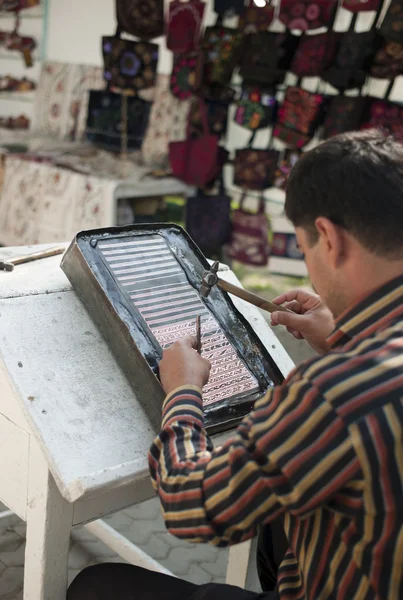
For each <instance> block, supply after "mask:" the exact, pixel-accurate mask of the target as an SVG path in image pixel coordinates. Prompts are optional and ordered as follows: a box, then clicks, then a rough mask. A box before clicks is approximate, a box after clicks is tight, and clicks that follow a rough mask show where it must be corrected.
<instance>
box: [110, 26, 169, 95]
mask: <svg viewBox="0 0 403 600" xmlns="http://www.w3.org/2000/svg"><path fill="white" fill-rule="evenodd" d="M102 52H103V57H104V78H105V80H106V82H107V84H108V86H111V87H115V88H118V89H120V90H126V89H132V90H142V89H144V88H152V87H154V86H155V81H156V76H157V64H158V52H159V46H158V45H157V44H151V43H150V42H143V41H141V42H132V41H130V40H124V39H122V38H120V37H103V38H102Z"/></svg>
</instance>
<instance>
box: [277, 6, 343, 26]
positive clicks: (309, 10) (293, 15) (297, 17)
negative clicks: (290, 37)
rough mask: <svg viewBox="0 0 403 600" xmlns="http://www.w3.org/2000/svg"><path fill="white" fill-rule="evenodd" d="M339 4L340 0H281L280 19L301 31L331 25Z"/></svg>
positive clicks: (286, 24)
mask: <svg viewBox="0 0 403 600" xmlns="http://www.w3.org/2000/svg"><path fill="white" fill-rule="evenodd" d="M337 5H338V0H298V1H297V0H281V4H280V13H279V19H280V21H281V22H282V23H284V25H285V26H286V27H287V29H298V30H299V31H307V30H309V29H319V28H320V27H329V25H330V23H331V22H332V20H333V19H334V15H335V12H336V10H337Z"/></svg>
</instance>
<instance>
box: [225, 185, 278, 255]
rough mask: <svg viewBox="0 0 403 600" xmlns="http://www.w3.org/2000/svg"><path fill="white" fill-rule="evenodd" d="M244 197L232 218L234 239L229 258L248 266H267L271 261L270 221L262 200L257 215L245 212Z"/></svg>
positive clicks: (229, 249)
mask: <svg viewBox="0 0 403 600" xmlns="http://www.w3.org/2000/svg"><path fill="white" fill-rule="evenodd" d="M243 201H244V196H243V198H242V200H241V205H240V208H239V209H238V210H236V211H234V214H233V218H232V239H231V244H230V245H229V248H228V256H229V257H230V258H232V259H234V260H238V261H239V262H241V263H244V264H247V265H256V266H265V265H267V261H268V260H269V254H270V245H269V231H270V227H269V221H268V219H267V216H266V214H265V208H264V200H263V199H262V200H261V202H260V206H259V211H258V212H257V213H255V214H253V213H250V212H247V211H245V210H243Z"/></svg>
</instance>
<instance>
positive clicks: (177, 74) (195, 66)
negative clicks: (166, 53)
mask: <svg viewBox="0 0 403 600" xmlns="http://www.w3.org/2000/svg"><path fill="white" fill-rule="evenodd" d="M200 69H201V54H200V53H198V52H189V53H187V54H175V55H174V65H173V69H172V74H171V92H172V94H173V95H174V96H176V97H177V98H179V100H186V99H187V98H190V97H191V96H192V95H193V94H194V93H195V91H196V89H197V88H198V87H199V85H200Z"/></svg>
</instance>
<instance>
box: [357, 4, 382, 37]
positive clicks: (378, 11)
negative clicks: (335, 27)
mask: <svg viewBox="0 0 403 600" xmlns="http://www.w3.org/2000/svg"><path fill="white" fill-rule="evenodd" d="M384 4H385V0H381V1H380V2H379V6H378V10H377V11H376V15H375V18H374V22H373V23H372V27H371V30H373V29H376V28H377V27H378V26H379V25H380V18H381V14H382V11H383V6H384ZM356 15H358V13H356Z"/></svg>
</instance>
